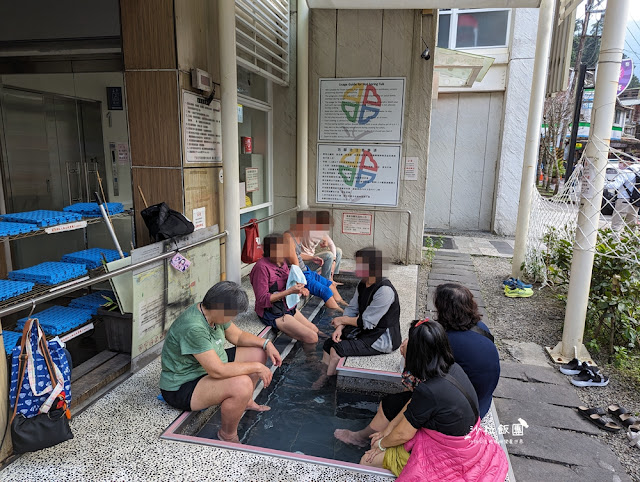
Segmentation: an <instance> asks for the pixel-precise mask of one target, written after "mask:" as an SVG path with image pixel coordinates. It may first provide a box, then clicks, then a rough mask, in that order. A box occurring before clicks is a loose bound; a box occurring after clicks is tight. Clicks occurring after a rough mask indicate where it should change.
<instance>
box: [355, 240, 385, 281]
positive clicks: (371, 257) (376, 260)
mask: <svg viewBox="0 0 640 482" xmlns="http://www.w3.org/2000/svg"><path fill="white" fill-rule="evenodd" d="M355 257H356V259H357V258H360V259H362V261H364V263H365V264H366V265H367V266H368V267H369V273H370V275H371V276H375V278H376V279H380V278H382V266H383V264H384V262H383V259H382V251H380V250H379V249H377V248H374V247H369V248H362V249H359V250H358V251H356V256H355Z"/></svg>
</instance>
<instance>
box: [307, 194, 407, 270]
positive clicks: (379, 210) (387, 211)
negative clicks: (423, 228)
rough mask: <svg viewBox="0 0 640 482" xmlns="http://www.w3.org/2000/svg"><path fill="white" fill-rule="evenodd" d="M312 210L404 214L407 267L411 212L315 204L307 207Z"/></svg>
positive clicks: (405, 260)
mask: <svg viewBox="0 0 640 482" xmlns="http://www.w3.org/2000/svg"><path fill="white" fill-rule="evenodd" d="M309 207H310V208H312V209H325V210H328V209H340V210H342V211H347V210H350V211H355V212H357V211H365V212H374V213H400V214H406V215H407V243H406V247H405V258H404V264H406V265H407V266H408V265H409V248H410V246H411V211H409V210H408V209H378V208H375V209H372V208H360V207H353V208H345V207H337V208H334V207H331V206H323V205H318V204H315V205H313V206H309Z"/></svg>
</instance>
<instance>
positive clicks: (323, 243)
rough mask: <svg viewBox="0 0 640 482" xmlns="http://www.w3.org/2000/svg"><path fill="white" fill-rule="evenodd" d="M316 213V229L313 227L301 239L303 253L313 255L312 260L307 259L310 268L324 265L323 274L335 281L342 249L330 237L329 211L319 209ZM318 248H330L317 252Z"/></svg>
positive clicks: (306, 262)
mask: <svg viewBox="0 0 640 482" xmlns="http://www.w3.org/2000/svg"><path fill="white" fill-rule="evenodd" d="M315 214H316V222H315V226H314V227H315V229H311V230H310V231H309V232H308V234H307V235H306V236H304V237H303V239H302V240H301V245H302V253H303V254H306V255H309V256H313V259H312V260H310V261H305V264H306V265H307V267H308V268H309V269H310V270H312V271H315V270H317V269H318V268H319V267H322V271H321V272H320V274H321V276H323V277H324V278H327V279H328V280H331V281H333V275H334V274H336V273H339V272H340V261H341V260H342V250H341V249H340V248H338V247H336V245H335V243H334V242H333V240H332V239H331V238H330V237H329V234H328V233H329V229H330V228H331V215H330V214H329V211H317V212H316V213H315ZM318 248H329V250H328V251H320V252H318V253H316V250H318Z"/></svg>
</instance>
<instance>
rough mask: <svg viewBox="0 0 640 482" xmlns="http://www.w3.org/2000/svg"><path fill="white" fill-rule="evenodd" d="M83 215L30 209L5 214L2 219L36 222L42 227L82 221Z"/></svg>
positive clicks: (28, 222) (17, 221)
mask: <svg viewBox="0 0 640 482" xmlns="http://www.w3.org/2000/svg"><path fill="white" fill-rule="evenodd" d="M81 219H82V216H80V215H79V214H78V213H71V212H62V211H46V210H42V209H40V210H38V211H29V212H26V213H13V214H3V215H2V220H3V221H9V222H14V223H26V224H35V225H37V226H40V227H44V226H55V225H57V224H64V223H70V222H73V221H80V220H81Z"/></svg>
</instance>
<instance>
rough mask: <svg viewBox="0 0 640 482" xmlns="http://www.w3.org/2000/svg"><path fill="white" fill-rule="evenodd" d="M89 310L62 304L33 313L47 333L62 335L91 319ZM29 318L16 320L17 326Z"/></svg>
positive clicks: (21, 325) (20, 325)
mask: <svg viewBox="0 0 640 482" xmlns="http://www.w3.org/2000/svg"><path fill="white" fill-rule="evenodd" d="M92 314H93V313H92V312H91V310H86V309H81V308H66V307H64V306H52V307H51V308H47V309H46V310H44V311H41V312H40V313H36V314H35V315H33V317H34V318H37V319H38V321H39V322H40V326H42V329H43V330H44V332H45V334H47V335H62V334H63V333H66V332H68V331H70V330H73V329H74V328H77V327H78V326H80V325H84V324H85V323H86V322H87V321H89V320H90V319H91V316H92ZM28 319H29V318H28V317H27V318H22V319H20V320H18V326H17V328H18V329H19V330H21V329H22V328H24V324H25V323H26V322H27V320H28Z"/></svg>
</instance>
